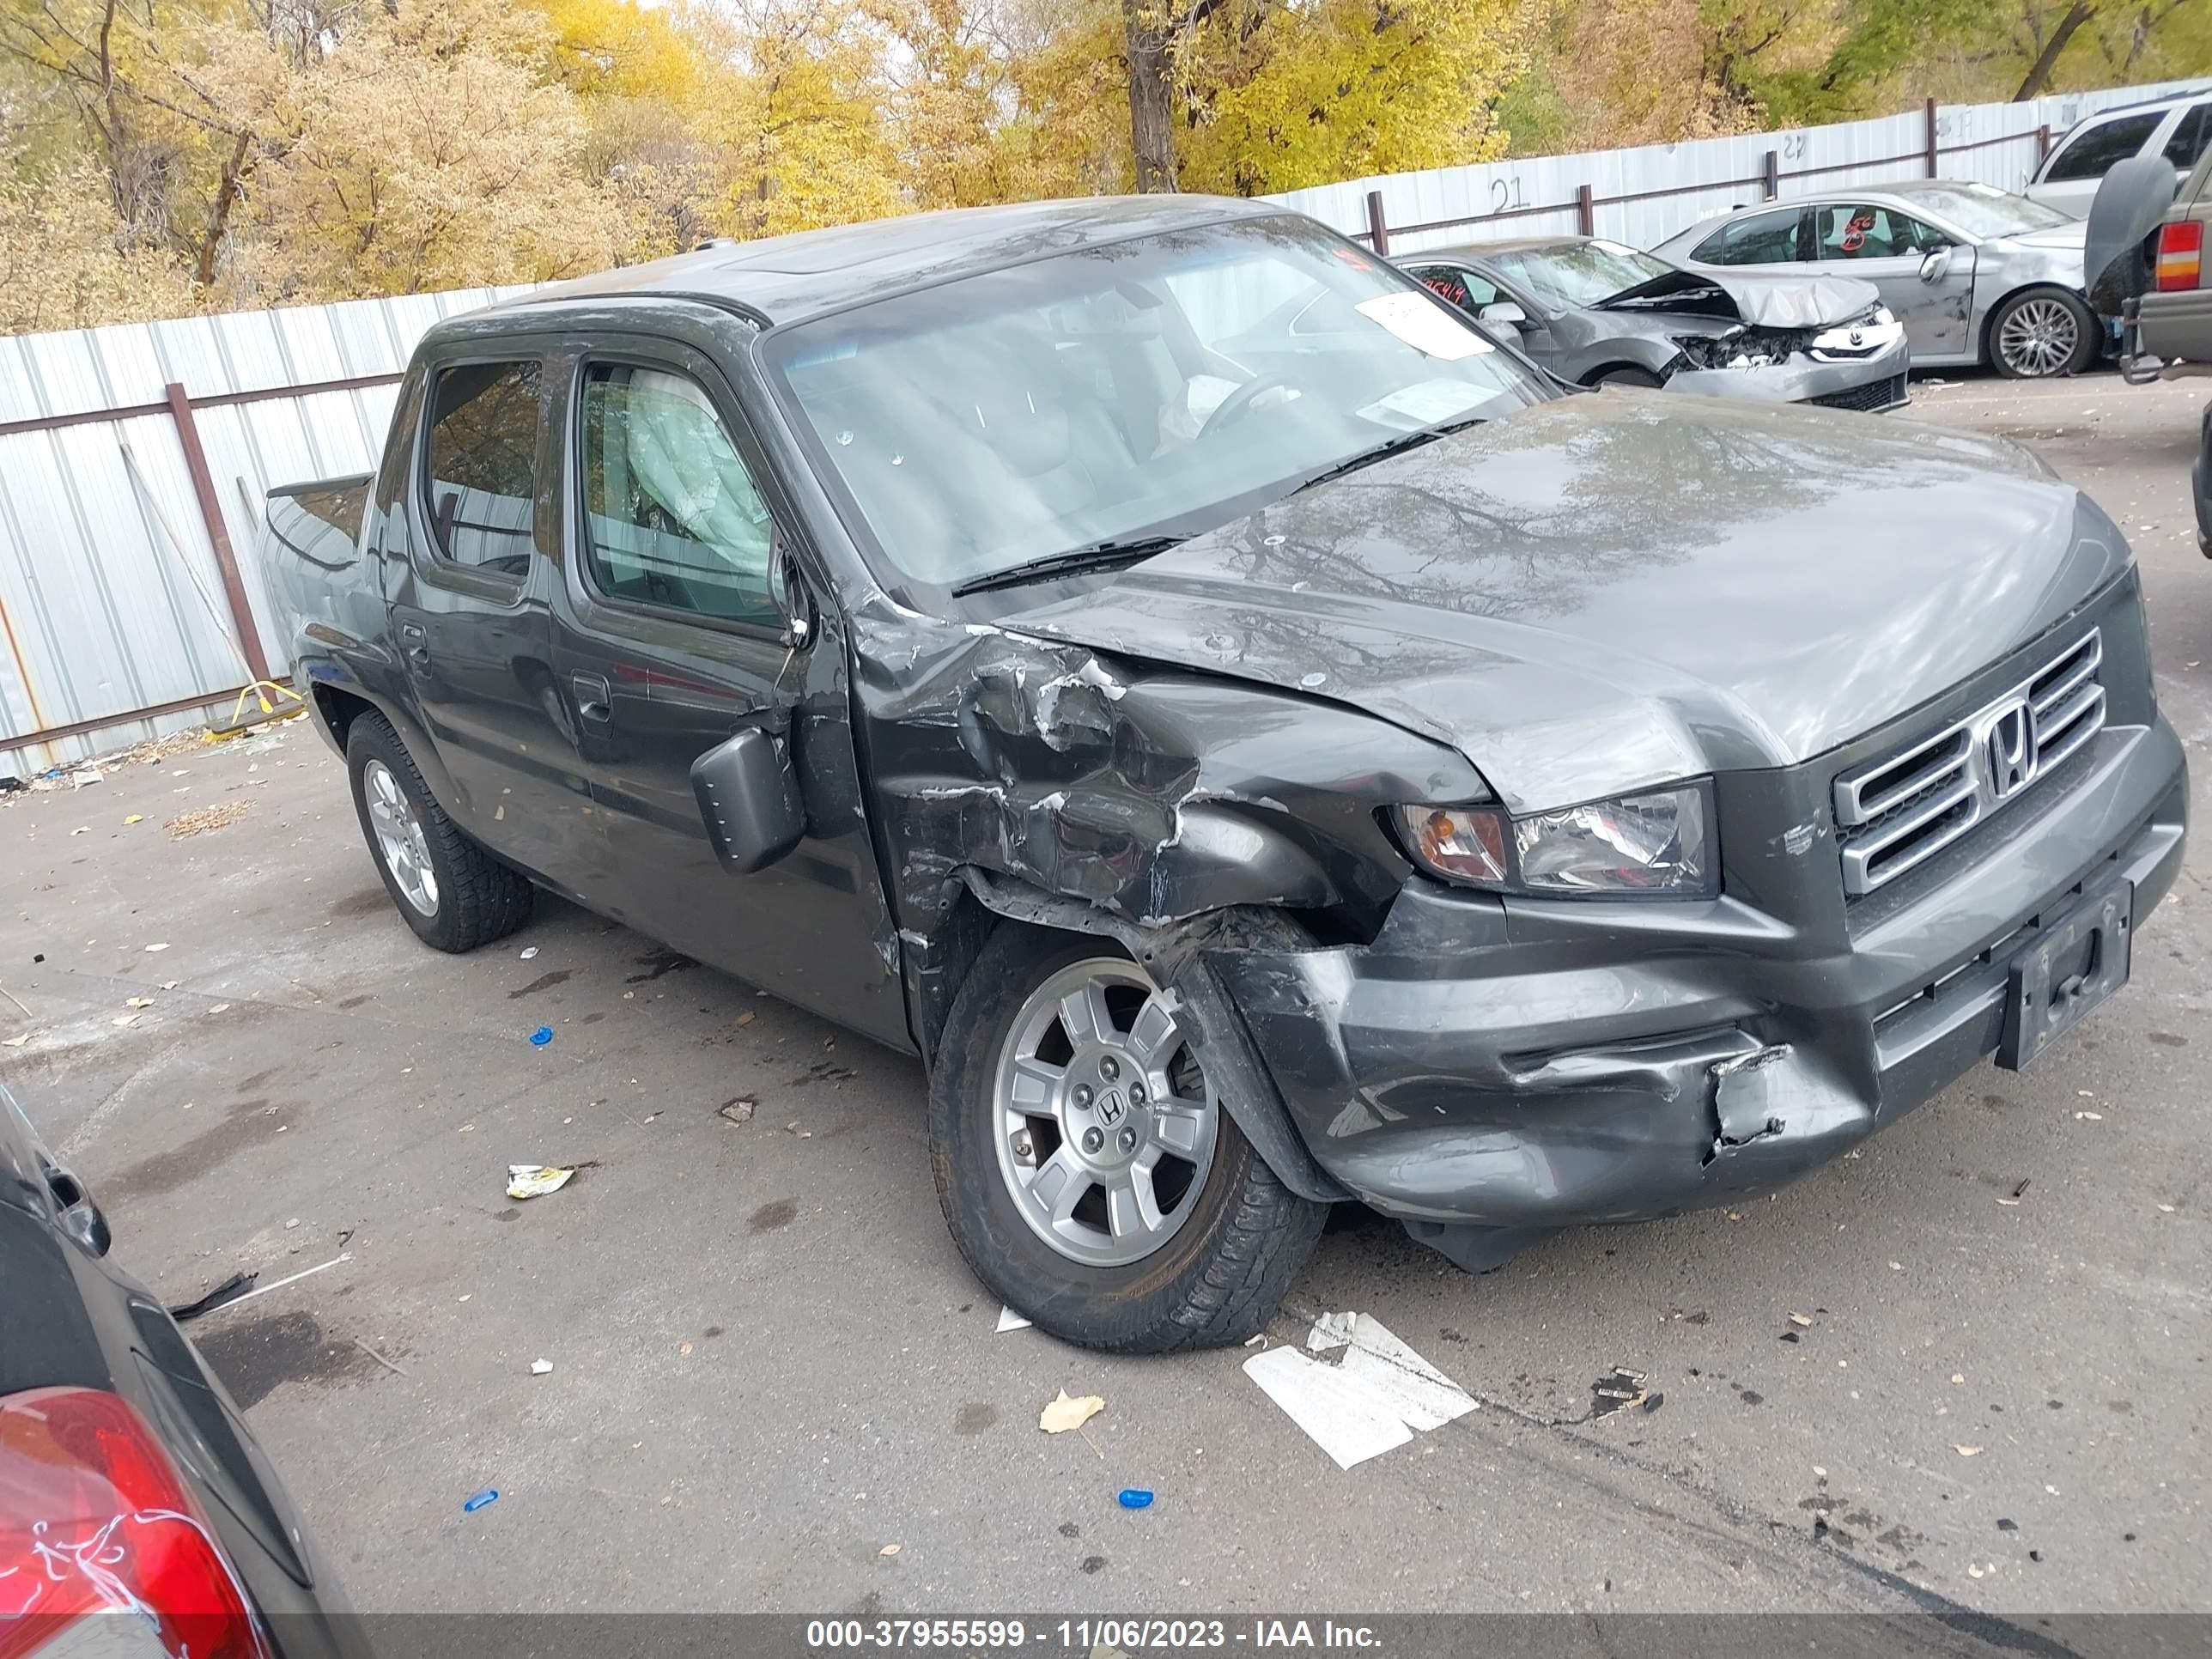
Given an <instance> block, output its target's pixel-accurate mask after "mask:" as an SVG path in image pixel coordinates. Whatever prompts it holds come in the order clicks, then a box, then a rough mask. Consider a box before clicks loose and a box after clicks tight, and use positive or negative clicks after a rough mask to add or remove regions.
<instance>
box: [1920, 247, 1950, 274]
mask: <svg viewBox="0 0 2212 1659" xmlns="http://www.w3.org/2000/svg"><path fill="white" fill-rule="evenodd" d="M1950 269H1951V250H1950V249H1949V248H1948V247H1939V248H1932V249H1930V250H1929V252H1927V253H1925V254H1923V255H1922V256H1921V260H1920V280H1921V281H1922V282H1923V283H1940V282H1942V280H1943V278H1944V276H1945V275H1946V274H1947V273H1948V272H1949V270H1950Z"/></svg>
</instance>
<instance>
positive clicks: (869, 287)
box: [464, 195, 1291, 325]
mask: <svg viewBox="0 0 2212 1659" xmlns="http://www.w3.org/2000/svg"><path fill="white" fill-rule="evenodd" d="M1289 211H1291V210H1290V209H1287V208H1284V207H1280V206H1278V205H1276V204H1273V203H1270V202H1250V201H1241V200H1237V199H1236V198H1234V197H1222V196H1180V195H1177V196H1097V197H1082V198H1079V199H1077V200H1072V201H1054V202H1020V203H1014V204H1008V205H1006V206H1000V207H979V208H951V209H946V210H942V211H939V212H934V213H915V214H907V215H904V216H901V217H898V218H895V219H876V220H871V221H869V222H866V223H863V224H854V225H837V226H834V227H832V228H829V229H826V230H804V231H797V232H793V234H789V235H784V236H769V237H763V238H762V239H761V240H757V241H751V242H735V243H732V242H715V243H712V244H708V245H707V246H702V247H700V248H698V249H696V250H695V251H694V252H690V253H679V254H676V255H674V256H673V257H671V258H665V259H656V260H654V261H653V262H652V263H651V264H641V265H624V266H619V267H617V269H615V270H603V271H598V272H595V273H593V274H592V275H591V276H580V277H577V278H575V279H574V280H573V281H569V282H565V283H552V284H550V285H549V286H547V287H544V288H541V289H534V290H532V292H531V293H529V294H526V295H520V296H519V297H517V298H515V299H513V300H508V301H502V302H501V303H500V304H498V305H495V306H492V307H488V308H486V309H485V310H483V311H478V312H471V313H468V314H467V319H464V320H473V319H479V318H491V317H497V318H502V319H510V320H514V321H520V320H522V319H526V318H532V317H534V316H535V315H536V313H540V312H542V311H543V310H544V309H545V308H547V307H555V306H558V305H560V304H562V303H563V302H566V301H577V300H603V299H617V298H628V297H633V296H650V297H655V298H669V299H701V300H707V301H714V302H717V303H721V304H735V305H738V306H740V307H743V308H744V309H745V310H746V311H748V312H750V313H754V314H756V315H757V316H758V317H759V318H760V319H762V320H763V322H764V323H765V324H767V325H777V324H782V323H790V322H798V321H801V320H803V319H806V318H809V317H813V316H818V315H820V314H822V313H825V312H830V311H836V310H839V309H841V308H842V307H846V306H848V305H851V304H853V303H854V302H855V301H860V300H866V299H871V298H874V297H876V296H878V295H884V294H889V293H892V292H895V291H896V290H898V289H908V288H918V287H927V286H929V285H931V284H933V283H939V282H943V281H945V280H947V279H949V278H951V277H955V276H973V275H975V273H977V272H979V271H985V270H996V269H999V268H1000V267H1003V266H1006V265H1014V264H1021V263H1022V262H1024V260H1027V259H1030V258H1035V257H1036V256H1037V255H1039V254H1043V253H1056V252H1067V251H1069V250H1072V249H1078V248H1084V247H1091V246H1098V245H1100V244H1102V243H1107V242H1118V241H1122V240H1127V238H1130V237H1133V236H1143V235H1149V234H1154V233H1157V232H1160V231H1172V230H1183V229H1188V228H1193V227H1194V226H1198V225H1206V224H1218V223H1220V222H1223V221H1225V220H1232V219H1249V218H1260V217H1265V216H1273V215H1279V214H1283V213H1286V212H1289Z"/></svg>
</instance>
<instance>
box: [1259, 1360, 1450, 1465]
mask: <svg viewBox="0 0 2212 1659" xmlns="http://www.w3.org/2000/svg"><path fill="white" fill-rule="evenodd" d="M1244 1375H1245V1376H1249V1377H1250V1378H1251V1379H1252V1380H1253V1381H1254V1382H1255V1383H1258V1384H1259V1385H1260V1387H1261V1390H1262V1391H1263V1392H1264V1393H1265V1394H1266V1395H1267V1398H1268V1399H1270V1400H1272V1401H1274V1402H1275V1403H1276V1404H1277V1405H1278V1406H1280V1407H1282V1408H1283V1411H1284V1413H1285V1415H1287V1416H1288V1417H1289V1418H1290V1419H1291V1422H1293V1423H1295V1424H1297V1425H1298V1426H1299V1427H1300V1428H1302V1429H1304V1431H1306V1433H1307V1434H1308V1435H1310V1436H1311V1437H1312V1438H1313V1442H1314V1443H1315V1444H1316V1445H1317V1446H1319V1447H1320V1448H1321V1449H1322V1450H1323V1451H1325V1452H1327V1453H1328V1455H1329V1456H1330V1457H1331V1458H1332V1459H1333V1460H1334V1462H1335V1463H1336V1466H1337V1468H1340V1469H1348V1468H1351V1467H1352V1465H1353V1464H1355V1463H1364V1462H1366V1461H1367V1460H1368V1459H1369V1458H1370V1457H1375V1456H1377V1455H1381V1454H1382V1453H1383V1452H1386V1451H1389V1449H1391V1448H1392V1447H1393V1446H1402V1445H1404V1444H1405V1443H1407V1441H1408V1440H1411V1439H1412V1438H1413V1431H1412V1430H1411V1429H1409V1428H1407V1426H1406V1425H1405V1423H1404V1422H1403V1421H1402V1420H1401V1419H1400V1418H1399V1417H1398V1416H1397V1415H1396V1414H1395V1413H1393V1412H1392V1411H1391V1410H1390V1409H1389V1407H1387V1406H1385V1405H1384V1404H1383V1402H1382V1401H1380V1400H1379V1399H1378V1398H1377V1397H1376V1394H1375V1392H1374V1391H1373V1390H1372V1389H1370V1388H1368V1387H1367V1386H1366V1385H1365V1384H1364V1383H1362V1382H1361V1381H1360V1379H1359V1378H1358V1377H1357V1376H1352V1377H1347V1376H1346V1375H1345V1374H1344V1372H1343V1371H1342V1370H1339V1369H1338V1368H1337V1367H1336V1366H1334V1365H1324V1364H1322V1363H1321V1362H1320V1361H1319V1360H1316V1359H1309V1358H1307V1357H1306V1356H1305V1355H1304V1353H1302V1352H1299V1351H1298V1350H1297V1349H1296V1348H1270V1349H1268V1350H1267V1352H1265V1353H1255V1354H1254V1355H1253V1356H1252V1357H1251V1358H1249V1359H1248V1360H1246V1361H1245V1362H1244Z"/></svg>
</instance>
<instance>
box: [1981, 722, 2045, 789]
mask: <svg viewBox="0 0 2212 1659" xmlns="http://www.w3.org/2000/svg"><path fill="white" fill-rule="evenodd" d="M1989 754H1990V795H1991V796H1992V797H1993V798H1994V799H1997V800H2008V799H2011V798H2012V796H2014V795H2015V794H2017V793H2019V792H2020V791H2021V789H2023V788H2025V787H2027V783H2028V781H2029V780H2030V779H2032V778H2033V777H2034V775H2035V719H2034V716H2033V714H2030V713H2029V712H2028V707H2027V699H2026V698H2024V697H2022V698H2016V699H2015V700H2014V701H2013V702H2008V703H2007V704H2005V705H2004V707H2003V708H2000V709H1998V710H1997V712H1996V714H1995V716H1993V717H1992V718H1991V720H1990V736H1989Z"/></svg>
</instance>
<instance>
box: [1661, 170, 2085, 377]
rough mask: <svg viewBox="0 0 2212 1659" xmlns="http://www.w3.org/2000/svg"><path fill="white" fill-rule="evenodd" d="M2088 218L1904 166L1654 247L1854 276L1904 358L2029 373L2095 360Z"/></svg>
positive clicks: (1702, 263)
mask: <svg viewBox="0 0 2212 1659" xmlns="http://www.w3.org/2000/svg"><path fill="white" fill-rule="evenodd" d="M2085 229H2086V227H2085V226H2084V225H2083V223H2082V222H2081V221H2080V220H2078V219H2069V218H2068V217H2067V216H2065V215H2064V214H2063V213H2060V212H2058V211H2057V210H2054V209H2051V208H2047V207H2045V206H2043V205H2042V204H2039V203H2036V202H2031V201H2029V200H2028V199H2027V197H2024V196H2015V195H2012V194H2010V193H2008V191H2002V190H1996V189H1992V188H1991V187H1990V185H1978V184H1960V183H1954V182H1953V181H1951V180H1948V179H1913V180H1910V181H1908V182H1905V183H1903V184H1893V185H1883V186H1881V188H1879V189H1861V190H1846V191H1828V192H1825V193H1823V194H1820V195H1818V196H1808V197H1801V198H1799V199H1798V200H1796V201H1794V202H1788V203H1778V204H1774V205H1773V206H1771V207H1760V208H1739V209H1737V210H1735V211H1734V212H1732V213H1728V214H1724V215H1722V216H1718V217H1717V218H1711V219H1705V220H1703V221H1701V222H1699V223H1697V224H1694V225H1692V226H1691V227H1690V228H1688V229H1687V230H1685V231H1683V232H1681V233H1680V234H1679V235H1675V236H1672V237H1669V238H1668V240H1665V241H1663V242H1662V243H1660V244H1659V246H1657V247H1656V248H1655V249H1654V250H1653V252H1656V253H1657V254H1659V255H1660V256H1661V257H1662V258H1668V259H1672V260H1673V261H1674V263H1675V264H1684V265H1691V266H1693V267H1703V268H1705V269H1708V270H1742V269H1745V268H1747V267H1754V266H1755V267H1757V268H1759V269H1760V270H1771V271H1773V272H1775V273H1776V274H1778V275H1780V274H1783V273H1792V274H1796V275H1802V276H1830V275H1832V276H1857V277H1862V278H1863V279H1865V280H1866V281H1868V282H1870V283H1873V284H1874V285H1875V287H1876V288H1878V289H1881V297H1882V300H1883V301H1884V302H1885V303H1886V304H1887V306H1888V307H1889V308H1890V309H1891V310H1892V311H1893V312H1894V313H1896V314H1897V318H1898V320H1899V322H1901V323H1903V324H1904V325H1905V338H1906V339H1907V341H1908V342H1910V343H1911V348H1912V366H1913V367H1914V368H1937V367H1940V366H1943V365H1948V364H1954V363H1956V364H1982V363H1987V364H1989V365H1990V366H1991V367H1993V368H1996V371H1997V372H1998V373H1999V374H2005V375H2009V376H2012V377H2013V378H2015V379H2018V380H2039V379H2041V378H2043V377H2045V376H2046V375H2051V374H2072V373H2075V371H2077V370H2080V369H2083V368H2087V367H2088V366H2089V365H2090V364H2091V363H2092V362H2095V361H2096V358H2097V355H2098V353H2099V351H2100V349H2102V347H2103V345H2104V339H2105V336H2104V329H2103V325H2101V324H2100V323H2099V321H2098V320H2097V317H2096V313H2094V312H2093V311H2091V310H2090V309H2089V305H2088V302H2087V300H2085V299H2084V298H2083V297H2082V289H2083V288H2084V286H2085V283H2084V279H2083V274H2082V237H2083V233H2084V231H2085Z"/></svg>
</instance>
